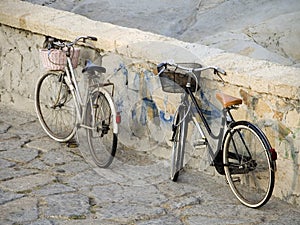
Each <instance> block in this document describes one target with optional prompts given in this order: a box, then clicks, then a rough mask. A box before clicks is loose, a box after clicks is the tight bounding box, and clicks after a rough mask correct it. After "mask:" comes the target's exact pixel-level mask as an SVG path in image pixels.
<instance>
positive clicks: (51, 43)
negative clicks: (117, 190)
mask: <svg viewBox="0 0 300 225" xmlns="http://www.w3.org/2000/svg"><path fill="white" fill-rule="evenodd" d="M86 40H92V41H97V38H95V37H91V36H80V37H77V38H76V39H75V40H74V41H73V42H62V41H57V40H55V39H54V38H48V50H47V53H46V54H47V57H48V60H49V61H50V63H52V64H54V65H59V66H58V69H57V67H56V68H55V71H54V70H50V71H48V72H47V73H46V74H44V75H43V76H42V77H41V78H40V79H39V80H38V81H37V85H36V90H35V108H36V112H37V116H38V118H39V121H40V123H41V125H42V127H43V129H44V130H45V132H46V133H47V134H48V135H49V136H50V137H51V138H52V139H54V140H56V141H58V142H68V141H70V140H71V139H72V138H73V137H74V135H75V133H76V131H77V130H78V129H79V128H84V129H85V130H86V137H87V143H88V147H89V150H90V152H91V155H92V158H93V160H94V162H95V163H96V165H97V166H99V167H102V168H105V167H108V166H109V165H110V164H111V163H112V161H113V158H114V156H115V153H116V149H117V141H118V123H119V122H120V119H121V118H120V114H119V113H117V112H116V108H115V104H114V100H113V93H114V84H113V83H111V82H109V81H107V82H105V83H103V82H100V76H101V75H102V73H105V72H106V69H105V68H104V67H101V66H97V65H95V64H93V63H92V62H91V61H90V60H87V61H86V65H85V67H84V68H83V70H82V73H83V74H84V75H86V76H87V80H88V88H87V89H86V90H85V95H84V99H83V97H82V95H81V94H80V90H79V85H78V82H77V80H76V76H75V71H74V68H76V66H77V65H76V62H75V63H74V61H72V58H73V56H74V55H75V54H76V53H77V52H76V51H77V50H76V49H75V47H74V46H75V44H76V43H78V42H79V41H82V42H84V43H85V42H86ZM57 53H59V54H60V58H59V59H58V60H57V61H55V57H51V56H55V54H57ZM62 56H64V58H63V57H62ZM56 58H57V57H56ZM62 64H64V65H63V66H61V65H62ZM108 88H110V90H108Z"/></svg>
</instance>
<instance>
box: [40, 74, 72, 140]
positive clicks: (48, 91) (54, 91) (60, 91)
mask: <svg viewBox="0 0 300 225" xmlns="http://www.w3.org/2000/svg"><path fill="white" fill-rule="evenodd" d="M63 76H64V74H63V73H55V72H49V73H46V74H45V75H43V76H42V77H41V78H40V79H39V80H38V82H37V85H36V90H35V108H36V112H37V116H38V118H39V121H40V123H41V125H42V128H43V129H44V131H45V132H46V133H47V134H48V135H49V136H50V137H51V138H52V139H54V140H56V141H59V142H66V141H69V140H70V139H71V138H72V137H73V136H74V134H75V132H76V110H75V103H74V99H73V96H72V94H71V92H70V89H69V87H68V86H67V85H66V83H65V82H64V78H63Z"/></svg>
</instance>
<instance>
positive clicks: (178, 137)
mask: <svg viewBox="0 0 300 225" xmlns="http://www.w3.org/2000/svg"><path fill="white" fill-rule="evenodd" d="M183 115H184V112H180V111H179V112H178V113H177V116H176V118H175V123H174V124H175V125H176V126H175V127H174V129H175V130H174V131H173V132H175V136H174V140H173V148H172V157H171V180H172V181H177V179H178V176H179V172H180V170H181V169H182V167H183V158H184V147H185V137H186V131H185V129H184V127H185V126H186V121H185V120H183V121H181V120H182V116H183Z"/></svg>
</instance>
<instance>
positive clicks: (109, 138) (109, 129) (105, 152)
mask: <svg viewBox="0 0 300 225" xmlns="http://www.w3.org/2000/svg"><path fill="white" fill-rule="evenodd" d="M86 125H87V126H89V127H91V128H92V129H87V141H88V145H89V149H90V152H91V155H92V158H93V160H94V162H95V164H96V165H97V166H99V167H101V168H106V167H108V166H109V165H110V164H111V163H112V161H113V158H114V156H115V154H116V149H117V141H118V134H117V131H116V130H115V129H116V127H117V123H116V118H115V107H114V105H113V103H112V101H109V99H108V98H107V96H106V95H105V94H104V93H103V92H101V91H94V92H93V93H92V94H91V97H90V98H89V101H88V103H87V108H86Z"/></svg>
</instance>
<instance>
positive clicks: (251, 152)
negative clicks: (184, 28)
mask: <svg viewBox="0 0 300 225" xmlns="http://www.w3.org/2000/svg"><path fill="white" fill-rule="evenodd" d="M157 69H158V75H159V77H160V80H161V84H162V89H163V91H165V92H169V93H182V95H181V100H180V103H179V106H178V108H177V110H176V112H175V115H174V119H173V125H172V131H173V135H172V138H171V141H172V142H173V151H172V158H171V179H172V180H173V181H177V179H178V176H179V173H180V171H181V170H182V169H183V167H184V166H185V162H184V156H185V151H186V148H187V145H189V146H192V147H195V146H196V145H197V144H199V143H200V145H204V146H205V148H206V151H207V153H208V157H209V159H210V165H212V166H214V167H215V168H216V170H217V171H218V173H219V174H221V175H225V176H226V179H227V182H228V184H229V186H230V188H231V190H232V192H233V193H234V195H235V196H236V197H237V198H238V200H239V201H240V202H241V203H242V204H244V205H246V206H248V207H251V208H258V207H261V206H262V205H264V204H265V203H267V202H268V200H269V199H270V197H271V195H272V192H273V188H274V182H275V171H276V162H275V161H276V159H277V153H276V151H275V150H274V149H273V148H272V147H271V145H270V143H269V141H268V139H267V137H266V135H265V134H264V133H263V132H262V131H261V129H259V128H258V127H257V126H255V125H254V124H252V123H250V122H248V121H235V120H234V118H233V116H232V114H231V110H233V109H237V108H238V106H239V105H241V104H242V99H240V98H235V97H233V96H230V95H227V94H224V93H217V94H216V98H217V99H218V100H219V101H220V102H221V104H222V106H223V109H222V110H221V111H220V114H222V124H223V126H221V127H220V129H219V133H218V134H217V135H216V134H215V132H212V129H211V124H210V123H209V121H208V119H207V116H206V115H205V113H206V110H207V109H206V108H205V106H204V105H203V104H201V102H200V101H199V99H197V98H196V97H195V95H194V93H193V92H197V91H198V90H199V89H200V91H201V85H199V84H200V83H199V81H200V74H201V72H202V71H205V70H212V71H213V72H214V74H216V75H218V77H219V78H220V79H221V80H222V81H223V82H224V80H223V79H222V77H221V75H226V73H225V71H224V70H222V69H220V68H218V67H214V66H209V67H202V66H201V65H200V64H195V63H192V64H176V63H174V62H172V61H169V62H163V63H161V64H159V65H158V66H157ZM212 111H213V110H211V111H210V112H212ZM216 113H218V112H217V111H216ZM210 116H213V113H210ZM189 124H192V125H193V126H194V127H195V128H196V130H198V132H199V135H200V139H198V140H197V144H195V142H196V141H195V140H194V142H193V143H190V141H191V138H190V136H191V135H189V133H188V127H189ZM190 133H191V132H190ZM192 133H195V132H192ZM210 140H217V142H218V143H217V145H214V144H213V142H212V141H210Z"/></svg>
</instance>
